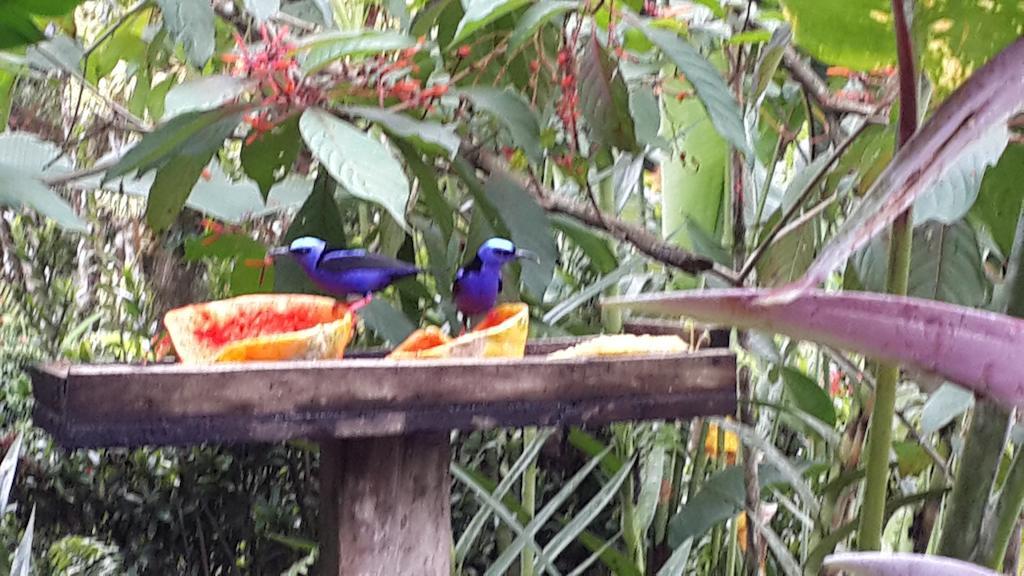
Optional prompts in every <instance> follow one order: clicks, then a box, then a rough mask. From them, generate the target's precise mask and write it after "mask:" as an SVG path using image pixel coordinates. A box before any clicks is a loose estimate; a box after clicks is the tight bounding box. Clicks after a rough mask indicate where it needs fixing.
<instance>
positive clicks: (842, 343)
mask: <svg viewBox="0 0 1024 576" xmlns="http://www.w3.org/2000/svg"><path fill="white" fill-rule="evenodd" d="M766 292H767V291H765V290H756V289H726V290H704V291H700V292H668V293H664V294H648V295H643V296H636V297H632V298H616V299H611V300H609V301H608V302H606V303H605V305H606V306H610V307H616V308H630V309H633V310H639V311H643V312H653V313H656V314H674V315H680V316H687V317H691V318H694V319H696V320H700V321H704V322H719V323H723V324H729V325H734V326H740V327H743V328H757V329H761V330H768V331H772V332H777V333H781V334H786V335H788V336H790V337H793V338H800V339H803V340H810V341H813V342H818V343H821V344H826V345H829V346H833V347H835V348H840V349H846V350H851V351H854V352H858V353H860V354H864V355H865V356H870V357H872V358H875V359H879V360H883V361H888V362H900V363H903V364H906V365H908V366H911V367H913V368H916V369H917V370H919V371H921V372H925V373H931V374H936V375H938V376H941V377H943V378H946V379H947V380H950V381H952V382H955V383H957V384H960V385H962V386H964V387H966V388H970V389H971V390H973V391H974V392H975V393H977V394H980V395H983V396H990V397H992V398H993V399H995V400H997V401H999V402H1002V403H1004V404H1006V405H1009V406H1019V405H1024V385H1021V382H1020V378H1019V374H1021V373H1022V372H1024V355H1021V354H1020V353H1019V351H1020V350H1021V347H1022V346H1024V320H1020V319H1017V318H1012V317H1010V316H1006V315H1003V314H995V313H992V312H986V311H982V310H975V309H972V308H967V307H964V306H955V305H951V304H946V303H942V302H934V301H930V300H921V299H919V298H907V297H897V296H891V295H883V294H870V293H858V292H843V293H839V294H830V293H826V292H822V291H819V290H809V291H807V292H805V293H803V295H802V296H799V297H797V298H796V299H794V300H792V301H788V302H784V303H779V304H763V302H764V300H763V299H764V298H765V296H766Z"/></svg>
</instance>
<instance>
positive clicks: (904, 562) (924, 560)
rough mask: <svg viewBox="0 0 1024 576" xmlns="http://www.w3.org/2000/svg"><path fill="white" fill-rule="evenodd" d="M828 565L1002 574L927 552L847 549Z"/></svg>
mask: <svg viewBox="0 0 1024 576" xmlns="http://www.w3.org/2000/svg"><path fill="white" fill-rule="evenodd" d="M822 566H823V567H824V568H828V569H832V570H843V571H845V572H848V573H850V574H852V575H854V576H902V575H904V574H928V575H929V576H998V575H999V573H998V572H993V571H991V570H989V569H987V568H982V567H981V566H978V565H977V564H971V563H969V562H964V561H963V560H956V559H954V558H943V557H941V556H932V555H925V554H911V553H907V552H899V553H893V552H843V553H842V554H830V555H829V556H826V557H825V561H824V563H823V564H822Z"/></svg>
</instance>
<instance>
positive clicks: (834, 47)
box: [783, 0, 896, 70]
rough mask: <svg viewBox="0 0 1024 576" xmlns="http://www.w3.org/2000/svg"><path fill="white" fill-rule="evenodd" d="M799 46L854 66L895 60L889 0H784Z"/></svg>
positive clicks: (838, 63)
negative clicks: (820, 0) (828, 0)
mask: <svg viewBox="0 0 1024 576" xmlns="http://www.w3.org/2000/svg"><path fill="white" fill-rule="evenodd" d="M783 5H784V10H785V15H786V20H787V21H789V23H790V24H791V25H792V26H793V38H794V40H795V41H796V44H797V46H799V47H800V48H802V49H804V50H805V51H807V53H809V54H810V55H812V56H814V57H815V58H817V59H818V60H820V61H822V62H828V63H829V64H832V65H834V66H845V67H847V68H853V69H855V70H874V69H876V68H881V67H882V66H886V65H889V64H895V63H896V42H895V40H894V37H895V36H894V35H893V32H892V6H891V5H890V3H889V2H888V0H842V1H840V2H818V1H816V0H783Z"/></svg>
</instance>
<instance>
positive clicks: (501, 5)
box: [449, 0, 530, 47]
mask: <svg viewBox="0 0 1024 576" xmlns="http://www.w3.org/2000/svg"><path fill="white" fill-rule="evenodd" d="M529 3H530V0H466V2H465V3H464V5H465V7H466V13H465V14H463V15H462V20H461V21H460V22H459V27H458V29H456V30H455V37H454V38H452V41H451V42H450V43H449V47H451V46H454V45H456V44H458V43H460V42H462V41H464V40H465V39H467V38H469V37H470V36H471V35H473V33H474V32H476V31H477V30H479V29H480V28H483V27H484V26H486V25H488V24H490V23H491V22H494V21H495V20H497V19H498V18H501V17H502V16H504V15H505V14H508V13H510V12H512V11H514V10H517V9H519V8H521V7H523V6H526V5H527V4H529Z"/></svg>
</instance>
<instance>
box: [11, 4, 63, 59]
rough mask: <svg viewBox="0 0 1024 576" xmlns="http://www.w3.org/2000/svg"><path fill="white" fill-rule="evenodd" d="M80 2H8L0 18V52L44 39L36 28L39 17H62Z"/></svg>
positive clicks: (44, 36)
mask: <svg viewBox="0 0 1024 576" xmlns="http://www.w3.org/2000/svg"><path fill="white" fill-rule="evenodd" d="M81 2H82V0H47V1H45V2H43V1H39V0H9V1H8V2H5V3H4V5H3V10H4V14H3V17H2V18H0V50H6V49H9V48H16V47H19V46H24V45H26V44H34V43H36V42H38V41H40V40H43V39H44V38H46V35H44V34H43V32H42V31H41V30H40V29H39V28H37V27H36V22H35V21H36V20H37V19H39V17H40V16H49V17H56V16H63V15H65V14H67V13H68V12H70V11H71V10H73V9H74V7H75V6H77V5H79V4H80V3H81Z"/></svg>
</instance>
